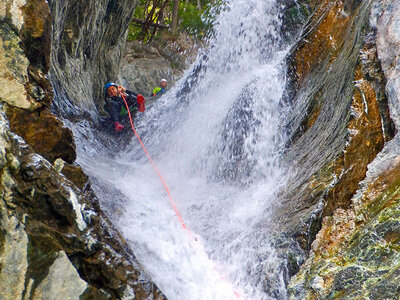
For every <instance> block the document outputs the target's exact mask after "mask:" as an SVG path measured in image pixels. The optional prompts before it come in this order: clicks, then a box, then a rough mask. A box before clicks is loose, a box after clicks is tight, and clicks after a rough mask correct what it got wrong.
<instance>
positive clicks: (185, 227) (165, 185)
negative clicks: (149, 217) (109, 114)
mask: <svg viewBox="0 0 400 300" xmlns="http://www.w3.org/2000/svg"><path fill="white" fill-rule="evenodd" d="M118 91H119V92H120V94H121V96H122V99H124V102H125V106H126V110H127V111H128V115H129V121H130V123H131V127H132V130H133V132H134V133H135V135H136V138H137V139H138V141H139V143H140V145H141V146H142V148H143V150H144V152H145V153H146V155H147V157H148V159H149V161H150V162H151V165H152V166H153V169H154V170H155V171H156V173H157V175H158V177H160V179H161V182H162V184H163V185H164V188H165V190H166V191H167V194H168V198H169V200H170V203H171V206H172V208H173V210H174V212H175V214H176V216H177V217H178V219H179V222H180V223H181V225H182V227H183V228H184V229H186V231H187V232H188V233H189V235H190V236H191V237H192V238H194V236H193V234H192V232H191V231H190V230H189V229H188V228H187V226H186V224H185V223H184V222H183V219H182V217H181V215H180V214H179V211H178V209H177V208H176V205H175V202H174V199H173V198H172V196H171V193H170V191H169V188H168V186H167V183H166V182H165V180H164V178H163V177H162V175H161V173H160V171H159V170H158V168H157V166H156V164H155V163H154V162H153V160H152V159H151V156H150V154H149V152H147V149H146V147H145V146H144V144H143V142H142V140H141V139H140V137H139V135H138V134H137V132H136V130H135V126H133V121H132V116H131V112H130V111H129V105H128V102H127V101H126V98H125V96H124V91H123V90H122V87H118ZM194 239H195V238H194ZM195 240H196V239H195ZM214 269H215V271H216V272H217V273H218V274H219V276H220V277H221V279H222V280H223V281H225V282H228V281H227V280H226V279H225V278H224V277H223V276H222V275H221V273H219V272H218V270H217V269H216V268H215V266H214ZM233 293H234V295H235V296H236V298H238V299H241V298H242V297H241V296H240V294H239V293H238V292H237V291H236V290H233Z"/></svg>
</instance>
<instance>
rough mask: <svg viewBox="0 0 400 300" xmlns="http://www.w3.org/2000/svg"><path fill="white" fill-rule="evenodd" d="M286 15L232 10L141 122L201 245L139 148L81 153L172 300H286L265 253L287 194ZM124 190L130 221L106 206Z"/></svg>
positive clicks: (273, 6)
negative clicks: (113, 153)
mask: <svg viewBox="0 0 400 300" xmlns="http://www.w3.org/2000/svg"><path fill="white" fill-rule="evenodd" d="M278 7H279V6H278V4H277V3H276V1H274V0H269V1H260V0H253V1H243V0H235V1H230V2H229V3H227V4H226V7H225V9H224V10H223V12H222V13H221V14H220V16H218V18H217V20H216V25H215V29H214V30H215V32H214V35H213V37H212V39H210V45H209V47H208V50H206V51H205V52H204V53H202V54H201V55H199V59H198V61H197V62H196V63H195V65H194V66H193V68H192V69H191V70H190V71H188V72H187V75H186V76H185V77H184V78H183V79H182V80H181V81H180V82H179V83H178V84H177V86H176V87H175V88H174V89H173V90H171V91H170V92H169V93H168V94H167V95H165V96H164V97H163V98H162V99H161V100H160V101H159V102H158V103H156V104H154V105H153V106H152V107H150V108H149V109H148V111H147V112H146V113H145V114H144V115H143V116H142V117H141V118H140V119H138V120H137V121H136V126H137V130H138V132H139V134H140V135H141V136H142V137H143V141H144V143H145V145H146V146H147V148H148V150H149V152H150V153H151V155H152V156H153V159H154V160H155V162H156V164H157V165H158V167H159V169H160V170H161V173H162V174H163V175H164V178H165V179H166V181H167V183H168V184H169V188H170V190H171V192H172V194H173V197H174V201H175V202H176V204H177V207H178V209H179V210H180V212H181V214H182V217H183V219H184V220H185V222H186V223H187V225H188V227H189V228H190V230H192V231H193V232H194V234H195V235H196V236H197V241H194V239H193V238H192V237H190V236H188V235H187V232H185V230H183V229H182V228H181V226H180V224H179V222H178V219H177V218H176V216H175V215H174V212H173V210H172V207H171V205H170V203H169V200H168V198H167V197H166V193H165V190H164V189H163V187H162V185H161V183H160V181H159V179H158V177H157V175H156V174H155V172H154V171H153V170H152V169H151V166H150V164H149V162H148V161H147V159H146V157H145V155H144V153H143V150H142V149H141V148H140V146H139V144H138V142H137V140H135V139H133V140H132V142H131V146H130V147H128V149H129V150H126V151H125V152H124V153H122V154H120V155H118V156H117V157H116V158H115V159H113V160H110V161H107V162H105V161H104V159H103V158H104V153H103V154H101V155H99V154H98V153H95V152H94V151H90V150H89V151H84V150H83V147H78V148H81V151H80V153H79V159H78V161H79V162H80V163H81V164H82V165H83V166H84V167H85V169H86V170H87V171H89V172H90V173H92V177H93V178H94V180H95V181H96V182H97V183H95V185H94V188H95V190H96V192H97V194H99V195H103V197H101V196H100V198H103V205H104V206H105V207H109V209H108V210H109V212H110V213H111V214H113V215H114V220H115V221H116V222H118V224H119V226H120V228H121V230H122V231H123V234H124V235H125V237H126V238H127V239H128V241H129V242H130V243H131V246H132V248H133V249H135V254H136V255H137V256H138V258H139V260H140V262H141V263H142V264H143V265H144V267H145V269H146V270H147V271H148V272H149V273H150V274H151V276H152V278H153V279H154V281H155V282H156V283H157V285H158V286H159V287H160V288H161V290H162V291H163V292H164V293H165V294H166V295H167V297H168V298H170V299H233V298H234V297H235V296H234V291H235V290H236V291H237V292H239V293H240V294H242V295H243V297H244V298H249V299H269V298H271V297H272V298H281V299H282V298H285V291H284V284H283V275H282V273H281V271H280V262H279V259H278V258H277V256H276V254H275V252H274V250H273V248H272V247H271V245H270V244H269V242H268V240H269V234H270V232H271V230H272V228H273V225H272V224H269V223H268V216H269V214H270V213H271V211H272V204H273V201H274V200H275V195H276V193H277V191H278V190H279V187H280V186H281V185H283V184H284V182H283V180H282V178H283V176H282V174H283V168H282V167H281V166H280V163H279V148H280V142H281V138H282V137H281V134H282V133H281V132H280V126H279V125H280V124H281V123H282V118H283V116H284V111H283V109H282V107H281V106H280V105H279V103H280V100H281V95H282V92H283V87H284V71H283V70H284V67H283V58H284V56H285V51H283V50H281V49H280V48H279V47H280V37H279V30H280V23H281V21H280V16H279V8H278ZM75 135H76V137H77V140H78V145H79V144H80V143H81V144H82V141H84V140H86V138H85V137H84V136H82V135H80V133H79V130H78V129H77V128H76V127H75ZM79 140H80V142H79ZM86 149H87V146H86ZM110 169H113V170H114V172H113V173H112V174H110V172H109V170H110ZM106 185H108V186H110V190H112V191H111V192H107V190H106V189H105V186H106ZM115 189H117V190H118V192H117V193H118V194H119V195H120V198H125V200H124V201H121V205H122V207H120V210H118V211H123V213H122V216H119V214H116V213H115V212H116V210H115V208H116V207H115V203H114V204H111V203H109V201H114V200H105V199H107V198H108V197H110V196H111V197H113V198H116V194H115V193H116V191H115ZM223 278H225V279H223Z"/></svg>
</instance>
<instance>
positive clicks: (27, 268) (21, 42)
mask: <svg viewBox="0 0 400 300" xmlns="http://www.w3.org/2000/svg"><path fill="white" fill-rule="evenodd" d="M72 2H74V3H72ZM80 3H81V4H80V5H79V3H78V2H77V1H71V2H69V1H57V2H56V1H52V3H51V5H52V9H55V8H56V7H61V8H62V9H64V10H63V11H62V12H61V11H59V12H58V13H59V15H57V14H56V15H55V16H56V18H53V16H52V14H51V13H50V8H49V5H48V3H47V1H45V0H28V1H25V0H24V1H22V0H1V1H0V84H1V85H0V178H1V179H0V195H1V196H0V295H1V299H13V300H14V299H165V297H164V296H163V295H162V294H161V292H160V291H159V290H158V288H157V287H156V286H155V285H154V284H153V283H152V282H151V281H150V280H149V278H148V277H147V275H146V274H145V273H144V271H143V270H142V268H141V267H140V265H139V264H138V263H137V261H136V260H135V258H134V255H133V253H132V252H131V250H130V249H129V247H128V246H127V244H126V243H125V241H124V240H123V239H122V237H121V236H120V235H119V233H118V232H117V231H116V230H115V229H114V228H113V226H112V225H111V224H110V222H109V220H108V219H107V217H105V216H104V214H103V213H102V211H101V210H100V208H99V204H98V200H97V199H96V197H95V195H94V194H93V191H92V190H91V188H90V184H89V181H88V178H87V176H86V175H85V174H84V173H83V172H82V169H81V168H80V167H79V166H77V165H75V164H74V160H75V157H76V152H75V144H74V141H73V137H72V133H71V131H70V130H69V129H67V128H66V127H64V126H63V124H62V122H61V121H59V120H58V119H57V118H56V117H55V116H54V115H53V114H52V113H51V111H50V109H49V108H50V107H51V105H52V99H53V89H52V88H51V84H50V82H49V80H48V71H49V69H50V65H51V61H53V59H54V57H56V58H57V56H54V57H53V58H52V59H51V58H50V49H51V39H50V37H51V32H52V24H54V22H55V20H57V22H60V23H59V24H57V25H60V26H61V25H62V22H61V21H62V19H61V15H62V14H64V15H66V16H68V13H67V11H66V7H69V8H70V9H71V10H72V7H73V4H75V14H73V16H75V17H78V15H79V14H78V10H77V8H79V7H80V8H81V9H86V8H87V6H85V5H83V4H82V2H80ZM130 4H132V3H131V2H130ZM104 5H105V6H104V7H105V8H108V10H107V9H105V10H104V12H107V16H108V17H104V18H105V19H107V20H108V22H111V19H113V21H116V20H115V19H116V18H118V17H119V16H120V14H119V13H120V9H121V7H120V6H119V4H116V3H115V1H108V2H104ZM114 9H117V12H115V11H114ZM129 9H130V10H132V9H133V8H132V7H130V8H129ZM129 9H128V12H127V14H129ZM93 11H94V12H97V10H93ZM118 12H119V13H118ZM83 16H85V15H82V16H79V17H83ZM86 17H89V16H87V15H86ZM67 19H68V18H67ZM85 20H87V19H85V18H84V19H80V21H81V22H83V21H85ZM89 20H92V19H91V18H89ZM75 21H76V19H74V20H72V19H69V22H72V23H73V22H75ZM120 21H121V20H120V19H118V20H117V23H118V22H120ZM85 22H86V21H85ZM70 24H71V23H70ZM77 24H78V23H77ZM80 24H81V25H82V24H84V23H80ZM82 26H83V25H82ZM57 28H58V27H57ZM63 28H65V29H66V30H67V29H68V28H67V27H63ZM109 31H110V32H111V31H117V30H116V29H115V28H112V29H110V30H109ZM68 32H69V31H68V30H67V31H66V34H67V33H68ZM118 34H122V35H123V33H119V32H118ZM72 37H74V36H73V35H72ZM64 38H66V37H64ZM100 39H101V38H100ZM115 43H116V44H118V42H117V41H115ZM75 46H76V45H75ZM116 47H117V46H116ZM78 48H79V47H78ZM57 50H58V53H61V52H62V51H61V50H60V49H59V48H57ZM65 51H67V50H65ZM72 66H73V65H72ZM105 69H106V68H105ZM69 70H71V69H69ZM58 71H60V69H58ZM75 71H76V72H78V71H80V69H78V70H75ZM112 71H113V72H115V74H116V72H117V71H116V69H114V67H110V72H112ZM106 73H107V72H105V73H104V74H106ZM68 74H69V76H71V80H72V79H74V80H75V81H73V83H75V84H76V86H77V87H78V86H79V87H83V88H84V86H83V85H82V84H78V83H79V76H76V78H72V74H70V73H68V72H66V74H64V76H67V75H68ZM107 74H108V73H107ZM53 76H54V77H55V80H56V78H57V77H56V76H57V73H56V71H54V73H53ZM104 76H106V75H104ZM58 84H59V85H63V84H62V83H61V82H58ZM59 87H60V86H59ZM60 88H61V92H60V93H65V95H67V94H68V93H72V92H73V86H72V85H71V86H70V87H68V86H63V87H60ZM69 88H71V89H69ZM75 95H76V94H75ZM71 99H74V101H75V100H79V99H81V100H82V101H83V100H84V99H83V98H79V99H78V97H75V98H71ZM76 105H78V106H79V103H76Z"/></svg>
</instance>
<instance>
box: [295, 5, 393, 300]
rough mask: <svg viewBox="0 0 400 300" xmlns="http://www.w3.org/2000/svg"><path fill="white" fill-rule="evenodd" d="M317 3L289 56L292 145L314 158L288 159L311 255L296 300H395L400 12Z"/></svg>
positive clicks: (297, 278)
mask: <svg viewBox="0 0 400 300" xmlns="http://www.w3.org/2000/svg"><path fill="white" fill-rule="evenodd" d="M314 5H315V9H316V13H315V17H317V18H318V22H316V23H313V20H314V19H313V18H312V19H311V21H310V24H309V26H308V27H307V29H306V30H307V31H308V34H307V35H306V36H305V41H302V42H301V43H300V45H299V46H297V48H296V49H295V50H294V51H293V52H292V56H291V59H292V63H293V64H292V69H291V70H292V71H293V73H292V75H293V78H294V80H293V81H292V84H293V86H294V87H295V88H294V91H293V94H292V96H293V98H292V99H294V100H295V101H299V100H300V102H297V103H295V106H296V107H297V108H300V109H303V112H304V114H303V117H302V116H300V117H298V119H297V120H295V119H294V120H292V122H293V123H292V124H291V125H292V128H294V129H296V130H294V131H292V133H293V135H292V141H291V142H292V144H291V147H294V148H292V151H293V149H296V147H297V146H299V145H303V146H304V147H305V148H304V149H307V147H306V145H307V144H305V143H304V142H306V143H310V144H311V145H313V146H312V147H314V149H315V150H314V152H315V153H312V152H308V151H306V152H305V154H304V155H302V154H301V153H300V152H297V153H296V151H295V152H292V153H291V154H293V156H291V157H292V158H295V159H296V162H298V164H297V167H298V171H299V172H298V174H297V176H299V177H298V179H297V182H301V184H300V186H301V188H300V189H299V190H298V191H297V192H294V193H293V194H291V195H290V197H293V198H297V199H298V200H299V205H298V206H297V208H296V209H297V210H298V213H293V215H294V216H295V217H296V216H302V217H303V218H309V221H308V222H307V224H306V225H304V227H303V233H301V230H299V231H297V233H296V234H295V237H296V238H297V241H299V244H300V245H302V246H303V248H304V249H307V250H308V249H309V250H310V253H309V257H308V259H307V260H306V262H305V263H304V264H303V265H302V266H301V268H300V271H299V273H297V274H296V275H295V276H294V277H293V278H292V279H291V281H290V284H289V288H288V291H289V295H290V299H328V298H329V299H355V298H357V299H396V298H398V295H399V294H400V290H399V288H398V282H399V274H400V272H399V262H400V257H399V255H398V249H397V248H398V246H397V245H398V237H399V235H398V233H399V232H400V223H399V222H398V216H399V213H398V206H399V205H398V204H399V203H398V186H399V178H400V177H399V175H400V174H399V163H398V158H399V155H400V151H399V150H397V149H398V145H399V142H400V140H399V137H398V134H396V129H395V126H394V124H396V125H398V124H399V118H398V116H399V114H398V112H399V109H398V104H397V103H398V102H399V98H398V91H399V90H400V89H399V88H398V86H396V77H398V76H396V75H394V74H397V75H398V71H396V70H395V69H394V68H393V62H394V61H396V59H397V56H398V53H399V52H398V51H399V50H400V46H399V45H400V43H397V41H399V40H400V39H399V38H398V35H397V33H396V32H397V30H394V29H393V28H394V27H391V26H390V24H394V23H396V22H398V20H399V14H398V12H399V11H400V10H399V9H400V4H394V3H393V1H362V2H361V1H323V2H322V3H317V2H316V3H315V4H314ZM313 17H314V16H313ZM339 19H341V20H342V21H341V22H340V23H338V22H339ZM396 20H397V21H396ZM332 24H336V25H335V26H333V27H331V25H332ZM354 34H355V35H354ZM351 36H353V37H354V38H353V39H350V37H351ZM396 36H397V38H396ZM314 45H317V46H318V47H317V48H314ZM302 49H305V50H302ZM309 53H310V54H311V55H309ZM299 58H301V59H299ZM315 58H316V59H315ZM344 59H346V60H344ZM301 60H303V62H304V63H301V64H300V62H301ZM389 62H391V66H390V67H389ZM322 70H324V71H323V72H325V74H324V73H321V71H322ZM315 74H319V76H320V78H319V79H318V78H316V77H315ZM321 82H322V83H323V84H320V83H321ZM326 87H328V88H329V92H331V93H332V95H330V94H328V93H327V90H326ZM304 97H306V98H304ZM304 99H309V100H308V101H306V102H302V101H303V100H304ZM327 101H329V102H330V103H332V105H333V106H332V107H331V109H330V110H328V112H329V111H331V113H330V114H329V113H328V114H327V111H326V107H329V104H327V103H326V102H327ZM336 114H339V115H338V116H336ZM314 128H318V130H319V134H320V136H319V137H318V136H317V132H315V133H316V134H313V131H314V130H316V129H314ZM303 151H304V150H303ZM289 153H290V151H289ZM314 154H317V155H314ZM309 162H314V165H312V164H310V163H309ZM304 167H306V168H304ZM307 170H308V171H307ZM310 171H311V172H310ZM294 182H296V180H295V181H294ZM317 202H319V205H315V203H317ZM320 220H322V224H319V222H320ZM315 235H316V236H315ZM314 236H315V239H314Z"/></svg>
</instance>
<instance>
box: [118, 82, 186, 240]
mask: <svg viewBox="0 0 400 300" xmlns="http://www.w3.org/2000/svg"><path fill="white" fill-rule="evenodd" d="M118 90H119V92H120V94H121V96H122V99H124V102H125V106H126V109H127V111H128V115H129V121H130V123H131V127H132V130H133V132H134V133H135V135H136V138H137V139H138V141H139V143H140V145H142V148H143V150H144V152H145V153H146V155H147V157H148V159H149V161H150V162H151V165H152V166H153V169H154V171H156V173H157V175H158V177H160V180H161V182H162V184H163V185H164V188H165V190H166V191H167V194H168V198H169V200H170V202H171V205H172V208H173V209H174V212H175V214H176V216H177V217H178V219H179V222H180V223H181V224H182V227H183V228H185V229H186V230H188V231H189V232H190V230H189V229H188V228H187V226H186V224H185V223H184V222H183V219H182V217H181V215H180V214H179V211H178V209H177V208H176V205H175V202H174V199H172V196H171V192H170V191H169V188H168V186H167V183H166V182H165V180H164V178H163V177H162V175H161V173H160V171H159V170H158V168H157V166H156V164H155V163H154V162H153V160H152V159H151V156H150V154H149V152H147V149H146V147H145V146H144V144H143V142H142V140H141V139H140V137H139V135H138V134H137V132H136V130H135V127H134V126H133V121H132V115H131V112H130V111H129V106H128V102H127V101H126V98H125V96H124V92H123V90H122V88H121V87H118Z"/></svg>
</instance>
